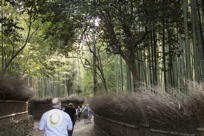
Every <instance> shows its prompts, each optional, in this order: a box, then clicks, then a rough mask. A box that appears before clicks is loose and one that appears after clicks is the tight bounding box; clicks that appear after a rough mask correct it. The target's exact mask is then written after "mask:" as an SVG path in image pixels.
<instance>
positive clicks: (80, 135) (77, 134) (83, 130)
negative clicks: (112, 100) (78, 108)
mask: <svg viewBox="0 0 204 136" xmlns="http://www.w3.org/2000/svg"><path fill="white" fill-rule="evenodd" d="M38 124H39V122H37V121H36V122H35V123H34V131H33V136H43V134H42V132H40V131H38V129H37V128H38ZM92 128H93V122H92V123H89V122H87V121H86V120H80V121H77V122H76V124H75V127H74V133H73V136H91V135H92Z"/></svg>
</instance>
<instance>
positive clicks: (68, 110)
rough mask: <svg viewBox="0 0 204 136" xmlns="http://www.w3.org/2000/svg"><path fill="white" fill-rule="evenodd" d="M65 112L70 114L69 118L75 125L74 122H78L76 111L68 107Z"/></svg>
mask: <svg viewBox="0 0 204 136" xmlns="http://www.w3.org/2000/svg"><path fill="white" fill-rule="evenodd" d="M64 111H65V112H66V113H68V114H69V116H70V118H71V120H72V122H73V124H74V122H75V121H76V110H75V108H73V107H66V108H65V110H64Z"/></svg>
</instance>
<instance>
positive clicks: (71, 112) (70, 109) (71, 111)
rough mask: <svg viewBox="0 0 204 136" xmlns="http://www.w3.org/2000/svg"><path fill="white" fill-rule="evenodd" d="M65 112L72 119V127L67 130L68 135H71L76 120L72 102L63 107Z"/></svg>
mask: <svg viewBox="0 0 204 136" xmlns="http://www.w3.org/2000/svg"><path fill="white" fill-rule="evenodd" d="M65 112H66V113H68V114H69V116H70V118H71V120H72V125H73V128H72V130H71V131H69V136H72V133H73V129H74V125H75V122H76V118H77V116H76V109H75V107H74V105H73V104H72V103H69V104H68V106H67V107H65Z"/></svg>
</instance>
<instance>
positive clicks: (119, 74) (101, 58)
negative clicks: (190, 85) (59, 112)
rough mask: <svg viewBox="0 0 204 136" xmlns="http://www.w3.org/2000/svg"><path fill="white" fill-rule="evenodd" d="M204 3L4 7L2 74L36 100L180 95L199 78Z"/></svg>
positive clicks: (108, 0) (129, 0)
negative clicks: (153, 90) (155, 91)
mask: <svg viewBox="0 0 204 136" xmlns="http://www.w3.org/2000/svg"><path fill="white" fill-rule="evenodd" d="M203 18H204V6H203V1H202V0H174V1H172V0H165V1H164V0H157V1H144V0H124V1H119V0H117V1H116V0H94V1H91V0H86V1H83V0H79V1H66V0H56V1H49V0H35V1H32V0H28V1H25V0H14V1H12V0H6V1H5V0H3V1H1V18H0V23H1V34H0V37H1V38H0V42H1V47H0V48H1V49H0V54H1V64H0V66H1V69H2V71H6V72H9V73H11V74H12V75H22V76H23V77H25V79H26V81H27V83H28V84H29V85H31V86H32V87H33V88H34V89H35V90H36V91H37V93H36V94H37V96H39V97H46V96H66V95H71V94H73V93H78V94H82V95H91V94H93V93H94V94H97V93H107V92H123V91H130V92H131V91H136V90H137V88H138V87H139V86H140V85H141V84H146V85H147V86H148V85H153V86H161V87H162V88H165V89H167V88H178V89H179V90H180V91H182V92H186V81H188V80H193V81H197V82H201V81H202V80H203V77H204V73H203V71H204V69H203V67H204V53H203V52H204V37H203V29H204V22H203V21H204V19H203Z"/></svg>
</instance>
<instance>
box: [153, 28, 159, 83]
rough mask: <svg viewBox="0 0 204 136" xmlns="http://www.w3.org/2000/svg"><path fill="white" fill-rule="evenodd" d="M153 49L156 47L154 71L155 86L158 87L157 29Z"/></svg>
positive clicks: (154, 34)
mask: <svg viewBox="0 0 204 136" xmlns="http://www.w3.org/2000/svg"><path fill="white" fill-rule="evenodd" d="M153 42H154V44H153V47H154V53H153V54H154V69H153V79H154V80H153V81H154V85H157V83H158V81H157V80H158V79H157V37H156V32H155V29H154V28H153Z"/></svg>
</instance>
